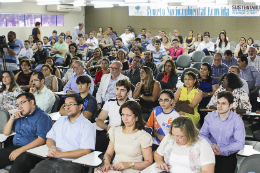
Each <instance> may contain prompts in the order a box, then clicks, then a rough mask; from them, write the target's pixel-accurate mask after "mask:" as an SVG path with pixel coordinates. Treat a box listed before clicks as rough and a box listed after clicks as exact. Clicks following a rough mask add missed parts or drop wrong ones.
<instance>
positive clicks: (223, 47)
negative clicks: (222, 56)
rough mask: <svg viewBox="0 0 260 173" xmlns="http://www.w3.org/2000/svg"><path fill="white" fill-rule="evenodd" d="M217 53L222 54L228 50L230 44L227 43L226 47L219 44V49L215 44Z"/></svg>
mask: <svg viewBox="0 0 260 173" xmlns="http://www.w3.org/2000/svg"><path fill="white" fill-rule="evenodd" d="M216 50H217V51H219V52H220V53H224V52H225V51H226V50H230V43H229V42H228V43H227V46H225V43H222V44H221V47H219V46H218V44H217V49H216Z"/></svg>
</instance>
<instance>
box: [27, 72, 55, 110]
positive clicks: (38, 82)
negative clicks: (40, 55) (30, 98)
mask: <svg viewBox="0 0 260 173" xmlns="http://www.w3.org/2000/svg"><path fill="white" fill-rule="evenodd" d="M44 81H45V77H44V74H43V73H42V72H34V73H33V75H32V77H31V83H32V86H31V88H30V93H32V94H33V95H34V97H35V100H36V102H35V104H36V105H37V106H38V107H39V108H41V109H42V110H43V111H44V112H46V113H48V114H49V113H51V110H52V107H53V105H54V102H55V100H56V99H55V95H54V93H53V92H52V91H51V90H50V89H48V88H47V87H46V86H45V85H44V83H45V82H44Z"/></svg>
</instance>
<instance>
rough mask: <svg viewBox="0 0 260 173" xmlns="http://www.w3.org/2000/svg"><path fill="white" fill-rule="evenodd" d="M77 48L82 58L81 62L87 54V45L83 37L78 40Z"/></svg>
mask: <svg viewBox="0 0 260 173" xmlns="http://www.w3.org/2000/svg"><path fill="white" fill-rule="evenodd" d="M77 46H78V51H76V52H78V53H79V54H81V56H82V60H84V61H85V60H86V57H87V52H88V44H87V43H86V40H85V38H84V36H82V37H80V38H79V44H77Z"/></svg>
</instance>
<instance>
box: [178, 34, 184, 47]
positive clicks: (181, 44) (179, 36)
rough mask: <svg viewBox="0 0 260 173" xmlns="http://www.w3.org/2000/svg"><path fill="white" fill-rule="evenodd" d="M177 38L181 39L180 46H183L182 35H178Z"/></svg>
mask: <svg viewBox="0 0 260 173" xmlns="http://www.w3.org/2000/svg"><path fill="white" fill-rule="evenodd" d="M177 39H178V41H179V46H180V47H183V38H182V36H181V35H178V36H177Z"/></svg>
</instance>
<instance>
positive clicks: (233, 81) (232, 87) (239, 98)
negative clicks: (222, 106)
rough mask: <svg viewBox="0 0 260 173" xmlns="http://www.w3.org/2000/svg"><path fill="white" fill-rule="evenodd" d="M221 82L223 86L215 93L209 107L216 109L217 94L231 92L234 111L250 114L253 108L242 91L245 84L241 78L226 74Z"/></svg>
mask: <svg viewBox="0 0 260 173" xmlns="http://www.w3.org/2000/svg"><path fill="white" fill-rule="evenodd" d="M221 81H222V85H221V86H220V87H219V88H218V89H217V90H216V91H215V93H214V95H213V96H212V98H211V100H210V102H209V104H208V105H207V107H208V108H213V109H216V107H217V94H218V93H219V92H221V91H229V92H231V93H232V94H233V96H234V102H233V109H234V110H235V111H236V112H237V113H238V114H243V113H250V112H251V109H252V106H251V104H250V101H249V97H248V94H247V93H246V92H245V90H244V89H242V86H243V83H242V81H241V80H240V78H239V77H238V76H237V75H236V74H234V73H226V74H224V75H223V76H222V78H221Z"/></svg>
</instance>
